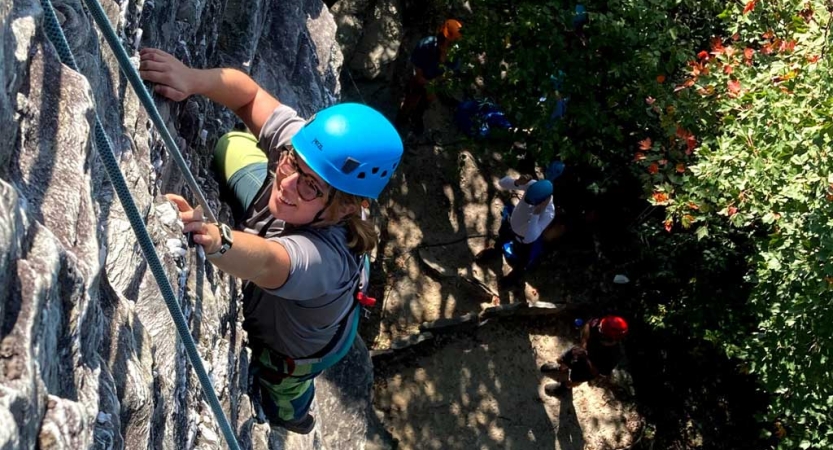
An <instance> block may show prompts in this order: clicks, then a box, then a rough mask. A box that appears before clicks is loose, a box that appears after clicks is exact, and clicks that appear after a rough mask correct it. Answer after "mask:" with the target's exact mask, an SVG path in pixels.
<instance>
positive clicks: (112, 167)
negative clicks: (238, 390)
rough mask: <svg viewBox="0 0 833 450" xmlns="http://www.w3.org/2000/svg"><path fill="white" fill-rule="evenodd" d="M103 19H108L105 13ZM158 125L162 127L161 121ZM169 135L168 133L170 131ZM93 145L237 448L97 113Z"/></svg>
mask: <svg viewBox="0 0 833 450" xmlns="http://www.w3.org/2000/svg"><path fill="white" fill-rule="evenodd" d="M85 1H86V0H85ZM86 2H87V4H88V6H89V4H90V3H95V4H96V5H97V6H98V10H99V12H100V13H101V14H103V11H101V6H100V5H98V3H97V2H96V1H95V0H89V1H86ZM41 5H42V6H43V10H44V16H45V20H44V29H45V31H46V35H47V37H48V38H49V40H50V41H52V44H53V45H54V46H55V48H56V49H57V51H58V55H59V56H60V58H61V62H63V63H64V64H65V65H67V66H69V67H70V68H71V69H72V70H75V71H76V72H79V71H78V66H77V65H76V64H75V58H74V57H73V55H72V51H71V50H70V48H69V44H68V43H67V40H66V36H65V35H64V32H63V30H62V29H61V26H60V24H59V23H58V18H57V17H56V16H55V11H54V10H53V9H52V3H51V1H50V0H41ZM104 20H105V21H106V20H107V19H106V16H105V19H104ZM107 24H108V27H107V28H106V29H104V30H103V31H104V34H105V36H107V34H108V33H112V34H113V36H112V38H113V39H115V41H112V40H111V39H110V37H108V42H117V38H115V33H113V30H112V28H110V27H109V22H107ZM99 25H100V23H99ZM102 28H104V27H102ZM111 45H112V44H111ZM119 62H121V61H119ZM122 68H124V66H122ZM79 73H80V72H79ZM145 95H147V92H145ZM140 97H141V95H140ZM157 115H158V113H157ZM161 129H165V128H164V124H163V125H162V128H161ZM166 132H167V130H166ZM168 137H170V135H169V134H168ZM95 145H96V149H97V150H98V154H99V156H100V157H101V160H102V162H103V163H104V167H105V168H106V170H107V175H108V176H109V177H110V182H111V183H113V188H114V189H115V191H116V194H118V196H119V200H121V203H122V205H123V206H124V210H125V213H126V214H127V218H128V219H129V220H130V225H131V226H132V227H133V231H134V232H135V233H136V238H137V240H138V241H139V246H140V247H141V249H142V253H144V255H145V259H146V260H147V262H148V266H149V267H150V270H151V272H152V273H153V276H154V278H155V279H156V283H157V284H159V290H160V291H161V293H162V297H163V298H164V299H165V304H166V305H167V306H168V311H170V313H171V317H173V321H174V325H175V326H176V330H177V332H178V333H179V337H180V339H182V343H183V345H184V346H185V353H186V354H187V355H188V359H189V361H190V362H191V365H192V366H193V368H194V372H196V374H197V378H199V381H200V385H201V386H202V390H203V394H204V395H205V397H206V400H207V401H208V404H209V405H210V406H211V410H212V411H213V412H214V416H215V417H216V418H217V422H218V424H219V426H220V430H221V431H222V432H223V435H224V437H225V439H226V442H227V443H228V446H229V448H231V449H234V450H238V449H239V448H240V446H239V445H238V443H237V438H236V437H235V435H234V431H233V430H232V428H231V425H230V424H229V421H228V419H227V418H226V416H225V413H223V408H222V407H221V406H220V401H219V400H218V398H217V393H216V392H214V386H213V385H212V384H211V380H210V379H209V378H208V373H207V372H206V371H205V366H204V365H203V362H202V359H201V358H200V355H199V353H198V352H197V346H196V344H195V343H194V338H193V337H192V336H191V330H189V329H188V324H187V323H186V322H185V317H184V316H183V314H182V309H181V308H180V306H179V303H177V300H176V296H175V295H174V290H173V288H172V287H171V283H170V281H169V280H168V278H167V275H166V274H165V269H164V268H163V266H162V261H160V259H159V255H158V254H157V253H156V249H155V248H154V247H153V241H152V240H151V238H150V234H148V231H147V228H146V227H145V224H144V222H143V221H142V216H141V214H140V213H139V208H138V207H137V206H136V203H135V202H134V201H133V197H132V196H131V194H130V190H129V189H128V187H127V182H126V181H125V179H124V175H122V173H121V170H120V169H119V164H118V161H117V160H116V155H115V154H114V153H113V148H112V146H111V145H110V139H109V138H108V137H107V134H106V133H105V132H104V126H103V125H102V124H101V119H100V118H99V116H98V113H96V115H95ZM180 158H181V157H180ZM205 212H206V213H208V212H209V211H208V210H206V211H205Z"/></svg>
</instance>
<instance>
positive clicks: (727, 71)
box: [723, 64, 735, 75]
mask: <svg viewBox="0 0 833 450" xmlns="http://www.w3.org/2000/svg"><path fill="white" fill-rule="evenodd" d="M734 71H735V68H734V66H732V65H731V64H726V65H725V66H723V73H725V74H726V75H731V73H732V72H734Z"/></svg>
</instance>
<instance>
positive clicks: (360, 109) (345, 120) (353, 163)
mask: <svg viewBox="0 0 833 450" xmlns="http://www.w3.org/2000/svg"><path fill="white" fill-rule="evenodd" d="M292 146H293V147H294V148H295V151H296V152H297V153H298V156H300V157H301V158H302V159H303V160H304V162H305V163H307V165H308V166H309V167H310V169H312V170H313V171H315V173H316V174H318V176H320V177H321V178H322V179H323V180H324V181H326V182H327V183H329V185H330V186H332V187H334V188H335V189H338V190H339V191H342V192H346V193H348V194H352V195H357V196H359V197H370V198H372V199H374V200H375V199H377V198H378V197H379V194H381V193H382V190H383V189H384V188H385V186H386V185H387V184H388V181H390V178H391V175H393V172H394V170H396V167H397V166H399V160H400V159H401V158H402V150H403V148H402V139H401V138H400V137H399V133H397V131H396V128H394V127H393V124H391V123H390V121H389V120H388V119H386V118H385V116H383V115H382V114H381V113H380V112H379V111H376V110H375V109H373V108H371V107H369V106H365V105H360V104H358V103H342V104H340V105H335V106H331V107H329V108H326V109H324V110H321V111H319V112H318V114H316V115H315V116H313V118H312V119H311V120H310V121H309V122H307V124H306V125H304V127H303V128H301V130H300V131H299V132H298V133H297V134H295V136H294V137H293V138H292Z"/></svg>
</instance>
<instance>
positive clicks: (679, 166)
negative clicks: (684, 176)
mask: <svg viewBox="0 0 833 450" xmlns="http://www.w3.org/2000/svg"><path fill="white" fill-rule="evenodd" d="M677 173H685V164H683V163H677Z"/></svg>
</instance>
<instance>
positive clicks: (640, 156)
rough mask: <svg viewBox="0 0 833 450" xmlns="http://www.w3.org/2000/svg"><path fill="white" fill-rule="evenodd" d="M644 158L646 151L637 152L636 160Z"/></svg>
mask: <svg viewBox="0 0 833 450" xmlns="http://www.w3.org/2000/svg"><path fill="white" fill-rule="evenodd" d="M643 159H645V154H644V153H639V152H636V155H635V156H634V157H633V160H634V161H642V160H643Z"/></svg>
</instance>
